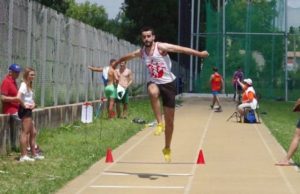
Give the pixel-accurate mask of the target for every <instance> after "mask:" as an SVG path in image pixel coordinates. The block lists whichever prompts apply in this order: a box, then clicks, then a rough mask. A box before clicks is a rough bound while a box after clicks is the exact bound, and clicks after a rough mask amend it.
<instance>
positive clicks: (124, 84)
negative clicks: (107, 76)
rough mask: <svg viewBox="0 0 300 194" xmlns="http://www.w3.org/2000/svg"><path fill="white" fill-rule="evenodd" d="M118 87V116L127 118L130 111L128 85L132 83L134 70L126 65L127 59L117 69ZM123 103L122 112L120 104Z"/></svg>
mask: <svg viewBox="0 0 300 194" xmlns="http://www.w3.org/2000/svg"><path fill="white" fill-rule="evenodd" d="M115 78H116V81H117V83H118V87H117V99H116V102H117V107H116V108H117V116H118V118H127V111H128V87H129V86H130V85H131V84H132V72H131V70H130V69H128V68H127V67H126V61H123V62H121V63H120V68H119V69H117V70H116V71H115ZM121 103H122V104H123V110H122V114H121V107H120V104H121Z"/></svg>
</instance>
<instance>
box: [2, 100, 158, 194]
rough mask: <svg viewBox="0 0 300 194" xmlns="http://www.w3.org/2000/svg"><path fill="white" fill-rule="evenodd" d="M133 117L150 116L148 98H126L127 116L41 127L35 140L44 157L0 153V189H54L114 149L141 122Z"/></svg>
mask: <svg viewBox="0 0 300 194" xmlns="http://www.w3.org/2000/svg"><path fill="white" fill-rule="evenodd" d="M134 117H139V118H143V119H145V120H146V121H153V120H154V116H153V113H152V110H151V107H150V103H149V100H134V101H132V102H130V104H129V117H128V118H127V119H113V120H107V119H96V120H94V122H93V123H92V124H82V123H80V122H76V123H74V124H72V125H67V126H62V127H60V128H56V129H41V130H40V133H39V135H38V144H39V145H40V146H41V148H42V150H43V152H44V155H45V157H46V159H45V160H43V161H35V162H34V163H28V162H27V163H20V162H18V161H17V159H18V157H19V153H12V154H10V155H9V156H2V157H1V158H0V193H9V194H13V193H17V194H23V193H30V194H36V193H43V194H44V193H54V192H55V191H57V190H58V189H59V188H61V187H62V186H64V185H65V184H66V183H67V182H68V181H70V180H71V179H73V178H75V177H76V176H78V175H80V174H81V173H82V172H84V171H85V170H87V169H88V168H89V167H90V166H91V165H92V164H93V163H95V162H96V161H98V160H99V159H100V158H102V157H104V156H105V154H106V149H107V148H108V147H110V148H112V149H114V148H116V147H117V146H118V145H120V144H122V143H124V142H125V141H126V140H128V139H129V138H130V137H131V136H132V135H134V134H136V133H137V132H138V131H140V130H141V129H142V128H143V127H144V126H143V125H139V124H135V123H132V122H131V120H132V119H133V118H134ZM100 128H102V133H101V139H100Z"/></svg>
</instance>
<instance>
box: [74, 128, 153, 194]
mask: <svg viewBox="0 0 300 194" xmlns="http://www.w3.org/2000/svg"><path fill="white" fill-rule="evenodd" d="M152 133H153V131H152V130H150V131H149V132H148V133H146V135H145V136H144V137H142V138H141V139H140V140H139V141H137V142H136V143H135V144H133V145H132V146H131V147H130V148H129V149H127V150H126V151H125V152H123V154H122V155H121V156H119V157H118V158H117V159H116V161H115V162H114V163H112V164H110V165H109V166H107V167H106V168H105V169H104V170H103V171H108V170H109V169H110V168H112V167H113V166H114V165H115V164H116V163H117V162H118V161H120V160H121V159H122V158H123V157H124V156H125V155H126V154H127V153H129V152H130V151H131V150H133V149H134V148H135V147H136V146H138V145H139V144H140V143H141V142H142V141H144V140H145V139H146V138H147V137H148V136H149V135H150V134H152ZM101 176H102V174H101V173H100V174H99V175H98V176H95V177H94V178H93V179H91V180H90V181H89V182H88V183H87V184H86V185H85V186H83V187H81V189H79V190H78V191H77V192H76V193H81V192H82V191H83V190H84V189H86V188H87V187H88V186H89V185H91V184H92V183H93V182H95V181H96V180H97V179H99V177H101Z"/></svg>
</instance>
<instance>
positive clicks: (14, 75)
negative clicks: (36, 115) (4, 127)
mask: <svg viewBox="0 0 300 194" xmlns="http://www.w3.org/2000/svg"><path fill="white" fill-rule="evenodd" d="M20 72H21V67H20V65H18V64H11V65H10V66H9V69H8V74H7V75H6V76H5V78H4V79H3V81H2V83H1V102H2V113H3V114H9V115H15V116H17V113H18V108H19V99H18V98H17V94H18V86H17V81H16V80H17V79H18V77H19V75H20Z"/></svg>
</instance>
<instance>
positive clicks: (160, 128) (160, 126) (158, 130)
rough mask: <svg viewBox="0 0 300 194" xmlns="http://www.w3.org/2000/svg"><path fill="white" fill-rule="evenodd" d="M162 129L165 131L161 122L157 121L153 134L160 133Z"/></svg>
mask: <svg viewBox="0 0 300 194" xmlns="http://www.w3.org/2000/svg"><path fill="white" fill-rule="evenodd" d="M164 131H165V125H164V124H163V123H158V124H157V126H156V128H155V131H154V135H160V134H161V133H162V132H164Z"/></svg>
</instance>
